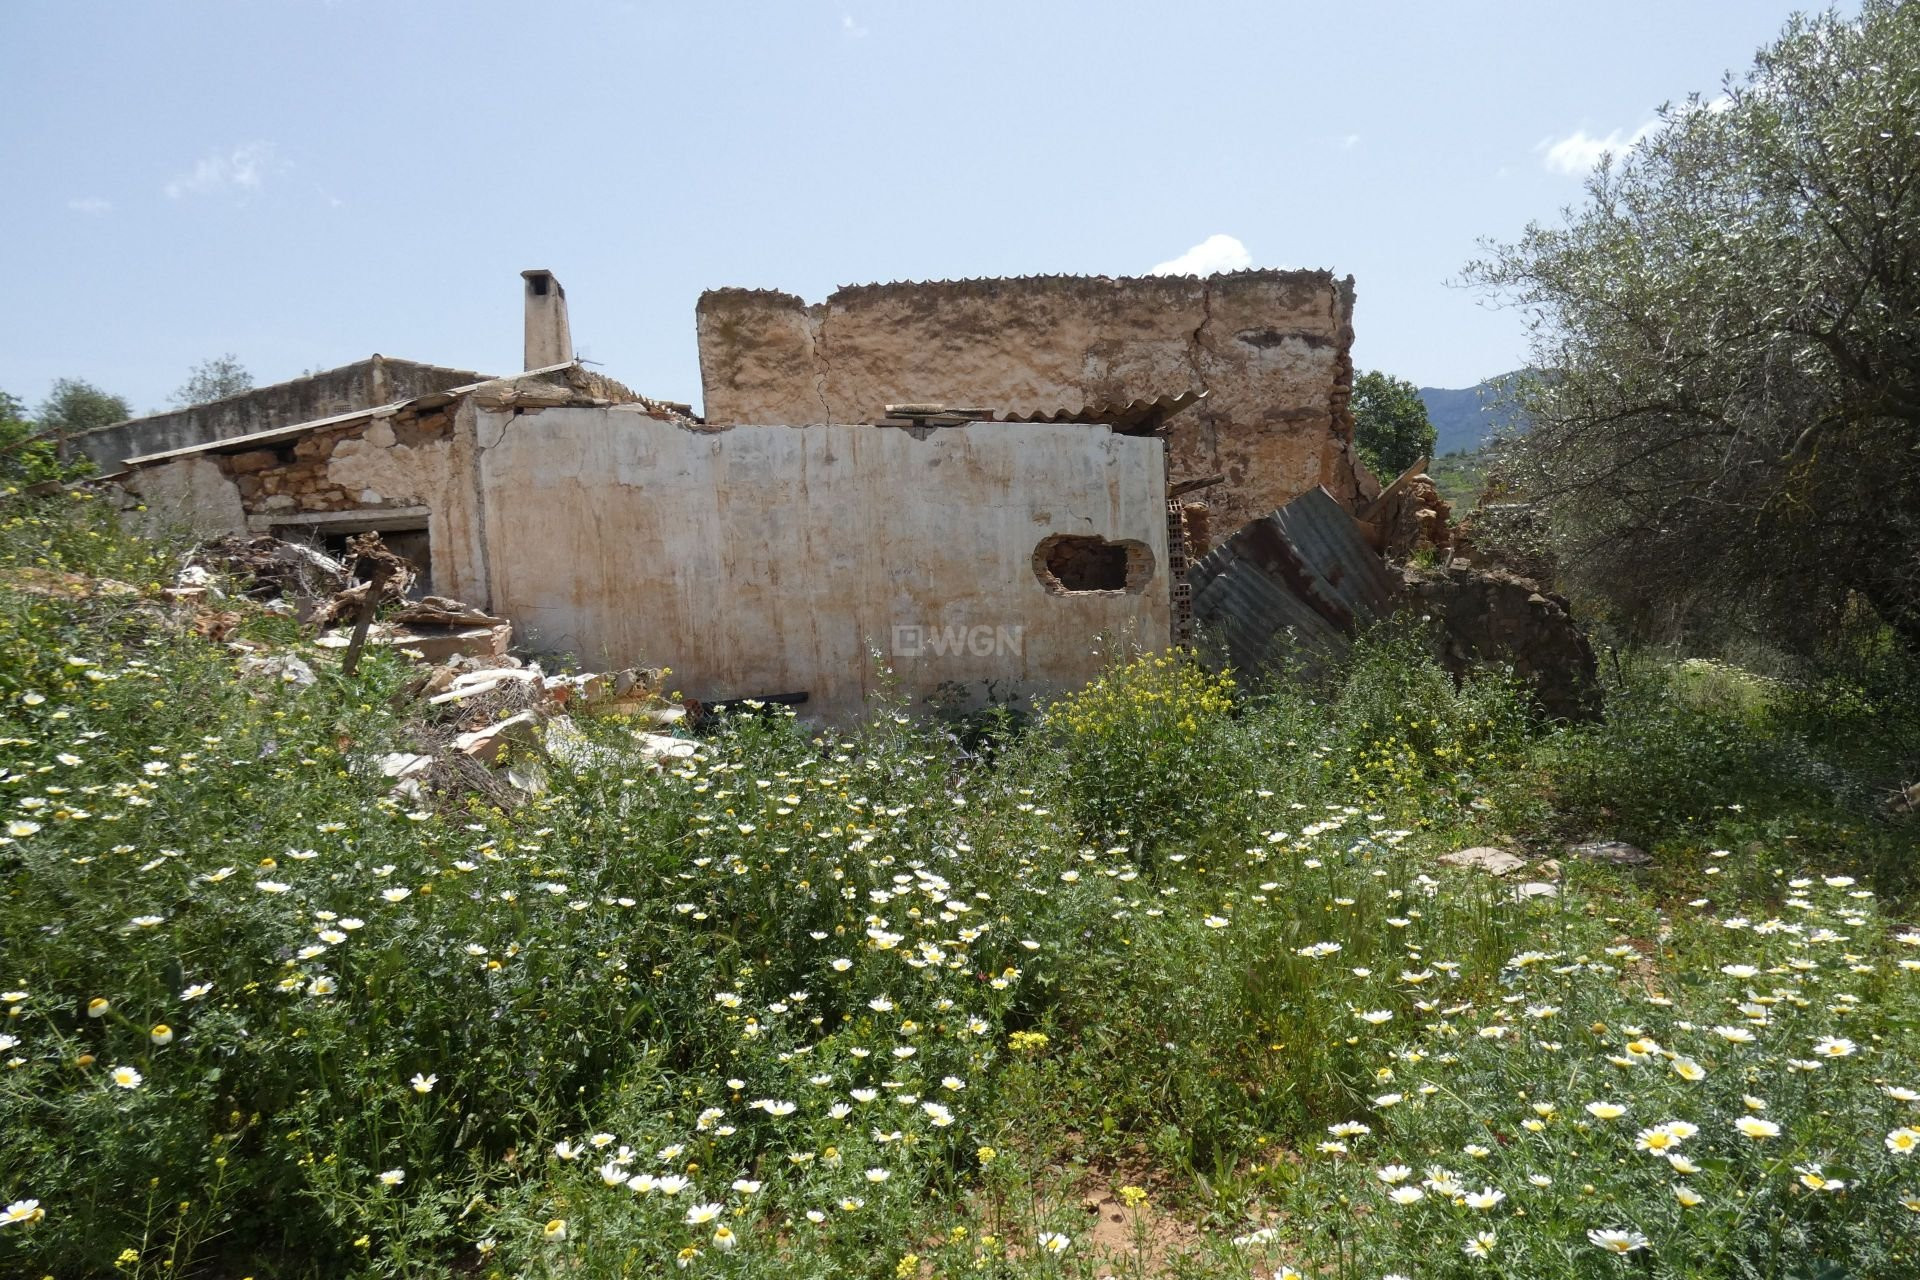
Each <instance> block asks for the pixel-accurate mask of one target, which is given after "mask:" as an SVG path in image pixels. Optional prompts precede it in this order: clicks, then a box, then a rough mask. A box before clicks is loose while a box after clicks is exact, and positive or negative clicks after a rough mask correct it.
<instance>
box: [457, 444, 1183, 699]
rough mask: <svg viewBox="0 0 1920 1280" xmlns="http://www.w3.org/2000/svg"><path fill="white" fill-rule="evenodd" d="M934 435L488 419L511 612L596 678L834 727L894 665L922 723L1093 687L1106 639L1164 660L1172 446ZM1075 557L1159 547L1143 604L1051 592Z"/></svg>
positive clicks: (486, 482)
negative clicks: (657, 673) (787, 707)
mask: <svg viewBox="0 0 1920 1280" xmlns="http://www.w3.org/2000/svg"><path fill="white" fill-rule="evenodd" d="M921 435H922V436H923V437H924V438H917V437H916V435H915V434H913V433H910V432H908V431H906V430H902V429H898V428H873V427H861V426H808V427H786V426H776V427H766V426H739V427H733V428H731V429H728V430H722V431H705V430H701V429H699V428H697V427H696V426H695V425H694V424H691V423H686V422H675V421H662V420H660V419H658V418H654V417H649V416H647V415H646V414H644V413H642V412H640V411H637V410H636V409H633V408H611V409H609V408H551V409H543V410H540V411H538V412H529V413H519V414H508V413H503V412H498V411H491V410H487V409H484V408H483V409H481V410H479V413H478V421H477V428H476V436H477V443H478V447H479V468H480V476H479V479H480V490H481V492H482V493H483V494H484V514H483V524H484V541H485V545H486V557H487V562H488V575H489V583H490V586H491V591H490V592H489V597H488V599H489V602H490V607H491V608H492V609H494V610H495V611H496V612H498V613H501V614H503V615H504V616H506V617H509V618H512V619H513V621H514V624H515V627H516V629H517V642H519V643H526V644H528V645H530V646H532V647H533V648H535V649H536V650H540V649H545V650H553V651H560V652H569V653H574V654H578V655H579V657H580V659H581V661H583V662H584V663H585V664H587V666H589V667H591V668H609V667H615V666H627V665H633V664H642V665H648V666H658V665H664V666H668V667H671V668H672V669H673V672H674V675H673V678H672V680H671V681H670V684H671V685H672V686H673V687H674V688H678V689H681V690H683V691H684V692H686V693H687V694H689V695H692V696H696V697H699V698H702V699H706V700H715V699H722V698H732V697H744V696H752V695H756V694H762V695H765V694H780V693H795V692H805V693H807V694H808V695H809V700H808V702H807V704H806V707H805V711H806V713H807V714H810V715H820V716H824V717H826V718H829V719H836V720H845V719H848V718H851V717H852V716H854V715H856V714H857V713H858V712H859V710H860V709H861V707H862V706H863V705H864V704H865V703H866V701H867V699H868V697H869V696H870V695H872V694H873V693H874V692H875V691H876V681H877V672H876V670H875V667H874V664H873V663H872V661H871V660H870V659H869V657H868V652H869V650H870V649H871V648H875V647H877V648H879V649H880V650H882V651H883V653H885V654H886V661H887V662H888V664H889V665H890V666H891V667H892V668H893V670H894V672H895V673H896V674H897V676H898V677H899V680H900V686H901V691H902V692H903V694H904V695H905V696H906V697H907V698H909V699H910V700H912V701H913V702H914V703H916V704H918V703H922V702H924V701H925V700H928V699H940V700H943V701H948V702H950V703H951V704H952V705H957V706H965V707H977V706H979V705H982V704H983V703H985V702H986V701H988V700H989V699H993V700H1001V701H1014V702H1016V703H1020V702H1024V701H1025V700H1026V699H1028V698H1030V697H1031V696H1032V695H1034V694H1036V693H1042V692H1051V691H1056V690H1062V689H1066V688H1070V687H1074V686H1077V685H1079V684H1081V683H1083V682H1085V681H1086V680H1087V679H1089V678H1091V677H1092V676H1093V675H1094V674H1096V673H1097V671H1098V669H1099V659H1098V658H1097V657H1096V656H1095V655H1094V652H1093V649H1094V641H1095V638H1096V637H1097V636H1099V635H1100V634H1102V633H1106V634H1108V635H1110V636H1112V637H1115V638H1117V639H1120V640H1123V641H1136V642H1138V643H1141V644H1143V645H1146V646H1149V647H1153V648H1159V647H1162V646H1164V645H1165V644H1166V643H1167V640H1168V629H1169V623H1170V618H1169V614H1170V605H1169V600H1168V581H1167V533H1166V502H1165V498H1164V492H1165V466H1164V460H1163V446H1162V444H1161V442H1160V441H1158V440H1155V439H1150V438H1142V437H1131V436H1117V435H1114V434H1112V433H1111V432H1109V431H1107V430H1106V429H1105V428H1104V427H1087V426H1071V425H1069V426H1039V425H1014V424H1003V423H974V424H971V425H969V426H964V427H952V428H943V429H936V430H933V431H929V432H924V433H921ZM1056 534H1076V535H1091V536H1097V537H1102V538H1106V539H1109V540H1112V541H1116V542H1121V541H1127V542H1137V543H1141V544H1144V559H1145V560H1146V561H1147V562H1148V563H1147V564H1146V565H1145V569H1144V572H1142V573H1140V574H1139V575H1137V577H1138V582H1137V584H1136V586H1135V589H1133V590H1124V589H1123V590H1114V591H1101V592H1081V593H1068V594H1060V593H1058V592H1057V591H1054V592H1050V591H1049V590H1048V588H1047V586H1046V585H1044V584H1043V582H1042V580H1041V578H1040V576H1039V575H1038V574H1037V573H1036V570H1035V565H1034V552H1035V549H1036V548H1037V547H1038V546H1039V544H1040V543H1041V542H1043V541H1044V540H1046V539H1047V538H1049V537H1050V536H1051V535H1056ZM1136 558H1141V557H1140V556H1139V554H1138V553H1136ZM896 628H907V629H908V630H906V631H902V632H896Z"/></svg>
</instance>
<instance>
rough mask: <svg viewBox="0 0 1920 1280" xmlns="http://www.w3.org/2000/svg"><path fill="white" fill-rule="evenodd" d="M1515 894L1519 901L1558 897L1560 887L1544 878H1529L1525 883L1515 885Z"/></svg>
mask: <svg viewBox="0 0 1920 1280" xmlns="http://www.w3.org/2000/svg"><path fill="white" fill-rule="evenodd" d="M1513 896H1514V899H1515V901H1518V902H1526V901H1529V900H1530V899H1533V898H1557V897H1559V896H1560V889H1559V886H1557V885H1551V884H1548V883H1547V882H1546V881H1544V880H1528V881H1527V882H1526V883H1524V884H1517V885H1515V886H1513Z"/></svg>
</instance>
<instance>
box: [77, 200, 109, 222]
mask: <svg viewBox="0 0 1920 1280" xmlns="http://www.w3.org/2000/svg"><path fill="white" fill-rule="evenodd" d="M67 208H69V209H71V210H73V211H74V212H75V213H84V214H87V215H88V216H89V217H95V218H97V217H99V216H100V215H101V214H103V213H112V212H113V201H111V200H102V199H101V198H100V197H99V196H80V197H78V198H76V199H73V200H69V201H67Z"/></svg>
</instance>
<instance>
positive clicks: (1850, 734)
mask: <svg viewBox="0 0 1920 1280" xmlns="http://www.w3.org/2000/svg"><path fill="white" fill-rule="evenodd" d="M173 563H174V561H173V553H172V551H171V550H170V549H168V548H166V547H162V546H157V545H152V544H145V543H142V542H140V541H138V540H135V539H131V538H128V537H124V536H122V535H120V534H119V533H117V532H116V531H115V530H114V528H113V526H112V522H111V521H110V520H109V519H108V518H107V517H106V516H105V515H104V514H103V513H101V512H99V511H98V510H97V509H96V504H94V503H92V502H90V501H88V500H86V499H75V498H64V497H63V498H60V499H55V500H49V501H48V502H47V503H45V504H41V505H31V504H25V503H22V502H20V501H19V500H12V505H11V506H8V507H7V508H5V510H4V513H0V655H4V657H0V769H3V770H4V772H0V783H3V784H4V792H3V793H0V795H3V796H4V802H5V809H6V812H5V816H4V818H0V822H4V824H5V826H4V833H0V886H3V887H4V894H0V1008H4V1009H5V1010H6V1024H5V1028H4V1031H3V1032H0V1134H4V1135H5V1138H4V1143H3V1144H0V1204H4V1205H6V1206H7V1207H6V1208H5V1211H4V1215H0V1274H5V1275H8V1276H13V1275H20V1276H42V1275H45V1276H54V1277H59V1278H60V1280H68V1278H74V1277H91V1276H110V1275H120V1276H128V1277H160V1276H166V1277H214V1278H219V1280H227V1278H229V1277H240V1276H254V1277H261V1278H262V1280H264V1278H265V1277H270V1276H272V1277H280V1276H285V1277H335V1276H442V1275H452V1276H463V1277H464V1276H483V1277H495V1276H498V1277H502V1278H505V1277H521V1276H527V1277H535V1276H538V1277H559V1276H579V1277H583V1278H584V1277H593V1278H595V1280H599V1278H600V1277H615V1276H663V1275H670V1274H671V1275H677V1274H681V1271H680V1270H679V1269H681V1268H684V1272H685V1274H688V1275H713V1276H726V1277H774V1276H783V1277H784V1276H795V1277H843V1276H855V1277H876V1278H878V1277H895V1278H899V1280H907V1278H912V1277H928V1278H930V1277H961V1276H979V1277H1016V1276H1074V1277H1089V1278H1090V1277H1098V1276H1106V1275H1113V1276H1146V1275H1165V1276H1181V1277H1247V1276H1259V1277H1261V1278H1262V1280H1266V1278H1267V1277H1271V1276H1275V1275H1279V1276H1283V1277H1285V1276H1293V1275H1301V1276H1310V1277H1316V1278H1331V1277H1342V1278H1349V1277H1351V1278H1355V1280H1381V1278H1382V1277H1387V1276H1395V1275H1397V1276H1402V1277H1406V1278H1408V1280H1425V1278H1427V1277H1482V1276H1484V1277H1496V1276H1499V1277H1515V1278H1518V1277H1528V1278H1530V1280H1559V1278H1562V1277H1609V1276H1625V1275H1656V1276H1675V1277H1679V1276H1685V1277H1719V1276H1752V1277H1783V1278H1784V1277H1815V1276H1834V1277H1838V1276H1843V1275H1845V1276H1861V1277H1883V1276H1884V1277H1893V1276H1900V1275H1915V1274H1920V1025H1917V1023H1916V1018H1917V1017H1920V930H1916V929H1915V928H1914V927H1913V926H1912V924H1911V923H1910V921H1911V920H1912V917H1913V912H1912V907H1911V904H1912V902H1913V901H1914V896H1913V895H1914V892H1915V880H1914V874H1915V863H1914V852H1915V835H1916V828H1915V824H1914V821H1913V819H1912V818H1911V817H1909V816H1906V815H1902V814H1898V813H1896V812H1894V811H1893V809H1892V807H1891V806H1890V805H1889V804H1888V799H1889V795H1890V793H1891V790H1892V788H1894V787H1896V786H1898V785H1901V784H1903V783H1905V782H1910V781H1912V780H1913V779H1911V778H1906V777H1902V776H1901V773H1902V769H1903V767H1905V766H1906V765H1907V764H1910V763H1911V762H1912V761H1914V760H1915V759H1916V758H1920V750H1916V744H1920V730H1917V729H1916V723H1917V717H1916V712H1915V710H1914V706H1915V701H1916V700H1915V699H1914V698H1913V697H1912V696H1911V694H1912V691H1913V690H1914V689H1915V688H1917V687H1920V682H1916V681H1915V680H1914V679H1913V677H1912V675H1911V673H1910V671H1908V670H1907V669H1906V668H1904V667H1903V666H1902V665H1901V664H1900V663H1899V662H1898V661H1896V660H1895V657H1894V656H1893V655H1890V654H1884V653H1872V652H1863V653H1862V655H1861V656H1860V660H1859V663H1858V665H1857V667H1856V669H1854V670H1853V671H1851V672H1850V673H1848V674H1847V675H1846V676H1845V677H1844V678H1843V677H1840V676H1834V677H1830V678H1828V679H1826V680H1823V681H1821V682H1817V683H1805V684H1796V683H1792V682H1784V681H1763V680H1760V679H1757V678H1756V677H1753V676H1750V675H1748V674H1747V673H1745V672H1742V671H1739V670H1736V669H1733V668H1727V667H1721V666H1714V665H1710V664H1700V663H1685V664H1682V663H1671V662H1664V661H1658V660H1654V659H1652V658H1641V659H1637V660H1632V661H1628V660H1621V661H1618V662H1610V663H1609V664H1608V669H1609V681H1610V685H1611V687H1610V689H1609V699H1610V708H1611V714H1610V718H1609V720H1608V721H1607V723H1605V724H1604V725H1599V726H1584V727H1568V726H1552V725H1543V724H1539V723H1536V722H1535V721H1534V719H1533V718H1532V717H1531V716H1530V715H1529V713H1528V711H1527V709H1526V706H1525V704H1524V701H1523V700H1522V699H1521V698H1520V697H1519V696H1518V695H1517V694H1516V693H1515V692H1514V691H1513V690H1512V689H1511V688H1509V687H1507V686H1506V685H1505V684H1503V683H1501V682H1500V681H1498V680H1495V679H1488V680H1485V681H1480V682H1476V683H1470V684H1468V685H1467V686H1466V687H1464V688H1456V687H1455V686H1454V684H1453V683H1452V681H1451V680H1449V679H1448V678H1447V677H1446V676H1445V675H1444V674H1443V673H1442V672H1440V671H1439V670H1438V669H1437V668H1435V667H1434V666H1432V665H1431V664H1429V663H1427V662H1425V661H1424V660H1423V659H1422V658H1420V656H1419V655H1418V650H1417V649H1416V647H1415V646H1413V645H1412V643H1411V642H1410V640H1409V639H1408V638H1407V637H1396V636H1393V635H1382V636H1379V637H1376V638H1374V639H1373V640H1372V641H1371V642H1370V643H1368V644H1367V645H1364V646H1362V648H1361V650H1360V652H1359V653H1358V655H1357V656H1356V658H1355V660H1354V662H1353V664H1352V667H1351V669H1350V670H1349V671H1347V672H1346V673H1345V674H1344V676H1343V677H1342V679H1341V680H1340V681H1339V682H1338V683H1337V684H1336V685H1334V686H1333V687H1330V688H1328V689H1325V690H1321V691H1318V692H1317V693H1310V692H1306V691H1300V690H1270V691H1259V690H1250V689H1244V688H1238V687H1236V686H1235V685H1234V684H1233V683H1232V682H1231V681H1229V680H1226V679H1223V678H1221V677H1218V676H1214V675H1209V674H1207V673H1205V672H1203V671H1201V670H1199V669H1197V668H1195V667H1193V666H1192V665H1190V664H1189V663H1187V662H1185V661H1184V660H1182V659H1180V658H1178V657H1175V656H1166V655H1162V656H1158V657H1144V658H1140V659H1137V660H1133V661H1130V662H1117V663H1116V664H1115V665H1114V666H1113V667H1112V669H1111V670H1110V671H1109V672H1108V673H1107V674H1106V675H1105V676H1104V677H1103V678H1102V679H1101V680H1100V681H1099V682H1098V683H1096V684H1095V685H1093V686H1091V687H1089V688H1088V689H1086V690H1084V691H1082V692H1080V693H1078V694H1076V695H1074V696H1072V697H1070V698H1068V699H1066V700H1064V701H1063V702H1061V703H1059V704H1057V705H1056V706H1054V707H1051V708H1049V709H1048V710H1047V711H1046V712H1045V714H1044V715H1042V716H1040V717H1038V718H1037V719H1036V720H1035V721H1034V722H1032V723H1030V724H1026V725H1020V726H1014V725H994V724H977V723H976V724H970V725H966V726H947V725H941V724H938V723H928V722H925V721H922V720H919V719H910V718H909V717H907V716H906V715H905V714H900V713H895V712H890V711H888V712H881V713H879V714H876V715H875V716H874V718H873V719H872V720H871V721H870V722H869V723H868V724H866V725H864V726H863V727H861V728H860V729H859V730H857V731H855V732H851V733H846V734H833V733H823V732H820V731H817V730H815V729H812V728H809V727H807V726H806V725H804V724H801V723H799V722H796V721H795V720H794V719H793V718H792V717H791V716H789V715H786V714H784V713H775V712H772V711H769V712H768V713H766V714H764V715H761V714H745V715H739V716H735V717H731V718H728V719H725V720H723V721H721V722H720V723H719V724H718V725H717V726H716V727H714V728H713V729H711V730H710V731H708V732H707V733H706V734H705V735H704V736H703V737H702V738H701V740H700V741H699V746H698V750H697V752H696V754H694V755H693V756H691V757H690V758H687V759H684V760H676V761H670V762H668V765H667V767H666V768H664V769H662V768H658V767H655V766H651V765H648V764H647V763H645V762H644V761H642V760H641V759H640V758H639V756H638V755H637V753H635V752H634V751H633V749H632V742H633V740H632V738H631V736H630V734H629V733H628V731H627V730H626V729H625V728H624V727H623V726H622V725H620V724H619V723H617V722H612V721H597V722H586V723H583V724H582V725H581V726H580V728H581V730H582V732H583V733H584V734H585V735H586V737H587V746H588V748H589V749H584V750H583V749H578V748H576V749H575V750H573V751H572V752H570V753H568V755H567V758H566V759H561V758H554V759H551V760H549V761H547V762H546V764H545V771H546V778H547V784H546V789H545V791H544V792H543V793H541V794H539V795H538V796H536V797H532V798H530V799H529V800H528V801H527V802H526V803H524V804H521V805H519V806H518V807H516V808H513V809H511V810H503V809H501V808H498V807H496V806H494V805H493V804H492V803H490V802H488V801H486V800H485V799H483V798H482V797H481V796H479V795H478V794H467V795H459V794H449V795H442V796H438V797H435V798H433V799H432V800H431V801H430V802H423V801H418V800H411V799H406V798H401V797H396V796H395V795H393V794H392V793H391V784H390V782H389V780H387V779H384V778H382V777H380V776H379V775H378V773H377V771H375V770H373V769H371V768H370V767H369V761H370V760H371V759H372V758H373V757H375V756H377V755H378V754H379V753H382V752H385V751H392V750H404V749H407V748H409V747H411V746H412V745H414V738H413V735H414V734H415V733H416V732H417V731H418V725H419V722H420V717H421V715H422V714H423V713H424V709H423V708H421V707H420V706H419V705H418V704H416V703H413V702H411V701H410V700H408V699H407V698H406V697H405V696H404V694H403V691H402V690H403V685H404V683H405V681H406V678H407V676H408V671H407V669H406V667H405V665H404V663H402V662H400V661H399V660H397V659H393V658H389V657H376V658H374V659H373V660H371V661H370V662H369V663H368V664H366V666H365V667H363V669H362V672H361V674H360V676H359V678H358V679H355V680H349V679H346V678H344V677H342V676H341V675H340V674H339V671H338V666H337V660H336V658H335V657H334V656H332V655H330V654H329V653H328V652H326V651H320V650H315V649H313V648H312V647H311V645H310V644H308V643H306V641H305V640H304V639H303V638H302V636H301V635H300V634H299V631H298V629H297V628H296V627H294V626H293V625H292V624H291V623H290V622H289V621H287V620H285V619H283V618H279V617H276V616H273V615H271V614H268V613H265V612H247V613H245V616H244V617H243V619H242V621H241V623H240V628H239V630H238V632H237V633H236V634H237V635H239V636H242V637H246V638H248V639H252V640H255V641H260V642H270V643H273V644H276V645H280V646H285V647H287V648H289V649H294V650H297V651H298V652H300V653H301V654H302V655H303V656H304V657H305V658H306V659H307V660H308V661H309V662H310V663H311V664H312V665H313V667H314V669H315V671H316V672H317V673H318V676H319V678H318V680H317V681H316V682H315V683H314V684H312V685H311V686H306V687H296V686H293V685H288V684H283V683H280V682H277V681H272V680H262V679H259V678H252V679H244V678H241V677H240V675H239V673H238V671H237V663H238V657H237V655H236V654H235V653H234V652H232V651H231V650H230V649H229V648H227V647H226V646H225V645H222V644H216V643H213V642H211V641H209V640H207V639H204V638H202V637H201V636H198V635H196V634H194V633H193V631H192V629H191V626H190V622H191V618H190V615H189V614H188V613H187V612H186V611H185V610H183V609H181V608H179V607H178V606H174V605H172V604H170V603H168V602H167V601H165V600H164V599H163V598H162V596H161V594H160V591H159V587H160V585H161V584H163V583H165V582H166V581H168V580H169V579H170V577H171V573H172V566H173ZM64 575H72V576H64ZM102 580H112V581H115V582H119V583H124V584H126V586H127V587H128V588H130V590H128V591H126V592H124V593H121V592H119V591H118V590H117V589H114V588H106V589H103V588H102V586H101V583H102ZM1593 837H1610V838H1619V839H1626V840H1632V841H1634V842H1636V843H1638V844H1641V845H1642V846H1644V847H1645V848H1647V849H1649V850H1651V851H1652V852H1653V854H1654V856H1655V861H1654V863H1653V865H1652V866H1651V868H1648V869H1646V870H1630V869H1620V868H1615V867H1610V866H1598V865H1592V864H1588V863H1584V862H1579V861H1575V860H1572V859H1569V858H1568V857H1567V856H1566V854H1565V852H1564V847H1565V845H1566V844H1567V842H1569V841H1570V840H1580V839H1587V838H1593ZM1485 844H1497V845H1502V846H1504V847H1507V848H1510V849H1514V850H1518V851H1520V852H1522V853H1524V854H1527V855H1529V856H1530V857H1533V858H1536V859H1549V858H1551V859H1555V860H1557V861H1558V862H1559V863H1560V868H1559V875H1558V877H1557V878H1556V876H1555V872H1554V869H1553V868H1542V867H1540V866H1538V865H1537V864H1536V866H1535V867H1534V868H1533V869H1530V870H1528V871H1526V872H1522V873H1520V874H1518V875H1516V876H1511V877H1509V878H1508V879H1507V880H1505V881H1501V880H1494V879H1491V878H1489V877H1487V876H1485V875H1483V874H1480V873H1475V872H1466V871H1459V870H1455V869H1453V868H1451V867H1448V866H1446V865H1444V864H1442V863H1441V862H1440V861H1439V857H1440V855H1443V854H1445V853H1447V852H1449V851H1450V850H1453V849H1457V848H1460V847H1462V846H1464V845H1485ZM1514 880H1533V881H1541V882H1553V883H1555V885H1556V888H1557V890H1558V892H1557V895H1555V896H1546V895H1539V896H1523V895H1519V894H1516V893H1515V891H1514V886H1513V884H1512V883H1511V882H1512V881H1514Z"/></svg>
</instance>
